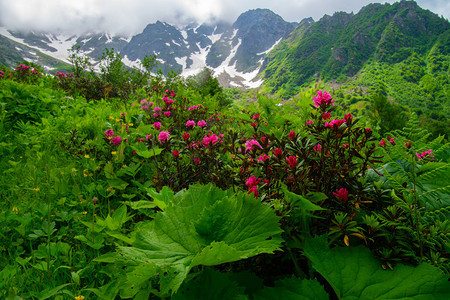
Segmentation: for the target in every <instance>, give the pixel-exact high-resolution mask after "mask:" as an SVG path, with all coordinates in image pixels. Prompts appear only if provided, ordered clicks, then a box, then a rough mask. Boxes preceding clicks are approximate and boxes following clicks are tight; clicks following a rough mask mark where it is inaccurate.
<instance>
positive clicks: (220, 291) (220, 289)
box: [172, 269, 248, 300]
mask: <svg viewBox="0 0 450 300" xmlns="http://www.w3.org/2000/svg"><path fill="white" fill-rule="evenodd" d="M228 275H229V274H224V273H220V272H218V271H214V270H211V269H206V270H205V271H203V272H202V274H200V275H199V276H197V277H196V278H194V279H193V280H191V281H189V282H187V284H183V286H182V288H181V289H180V290H179V291H178V292H177V293H176V294H175V295H173V297H172V299H173V300H177V299H178V300H198V299H215V300H220V299H224V300H225V299H226V300H233V299H235V300H237V299H242V300H244V299H248V297H247V296H246V295H245V294H244V290H245V288H244V287H241V286H239V285H238V283H236V282H235V281H233V280H232V279H231V278H230V276H228Z"/></svg>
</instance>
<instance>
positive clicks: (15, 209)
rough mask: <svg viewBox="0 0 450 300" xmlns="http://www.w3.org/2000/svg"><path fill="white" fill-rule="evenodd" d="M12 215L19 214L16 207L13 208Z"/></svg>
mask: <svg viewBox="0 0 450 300" xmlns="http://www.w3.org/2000/svg"><path fill="white" fill-rule="evenodd" d="M12 211H13V213H15V214H16V215H17V213H18V212H19V210H18V209H17V207H15V206H13V208H12Z"/></svg>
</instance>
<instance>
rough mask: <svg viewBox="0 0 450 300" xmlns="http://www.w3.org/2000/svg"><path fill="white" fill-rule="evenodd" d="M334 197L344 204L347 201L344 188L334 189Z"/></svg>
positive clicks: (346, 192) (346, 193)
mask: <svg viewBox="0 0 450 300" xmlns="http://www.w3.org/2000/svg"><path fill="white" fill-rule="evenodd" d="M333 195H335V196H336V197H338V198H339V200H341V201H343V202H346V201H347V199H348V191H347V189H345V188H341V189H339V190H338V189H336V192H334V193H333Z"/></svg>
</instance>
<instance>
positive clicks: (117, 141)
mask: <svg viewBox="0 0 450 300" xmlns="http://www.w3.org/2000/svg"><path fill="white" fill-rule="evenodd" d="M121 141H122V138H121V137H120V136H118V135H117V136H113V137H112V138H111V143H112V144H113V145H116V146H117V145H119V144H120V142H121Z"/></svg>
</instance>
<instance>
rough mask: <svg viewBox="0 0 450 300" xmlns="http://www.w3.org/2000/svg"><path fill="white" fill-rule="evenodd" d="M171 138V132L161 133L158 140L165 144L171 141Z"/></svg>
mask: <svg viewBox="0 0 450 300" xmlns="http://www.w3.org/2000/svg"><path fill="white" fill-rule="evenodd" d="M169 136H170V134H169V132H167V131H161V132H160V133H159V135H158V140H159V142H160V143H165V142H167V141H168V140H169Z"/></svg>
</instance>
